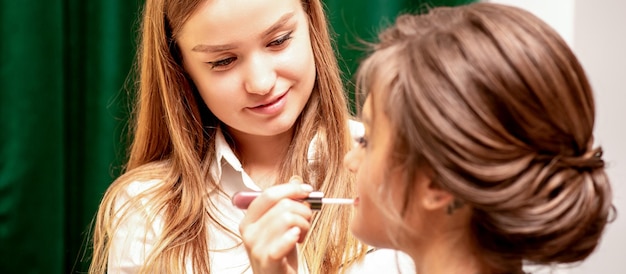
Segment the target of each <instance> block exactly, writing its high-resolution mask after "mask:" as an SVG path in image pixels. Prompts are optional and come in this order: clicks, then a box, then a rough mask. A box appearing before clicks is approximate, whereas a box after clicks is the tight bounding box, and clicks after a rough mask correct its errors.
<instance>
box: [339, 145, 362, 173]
mask: <svg viewBox="0 0 626 274" xmlns="http://www.w3.org/2000/svg"><path fill="white" fill-rule="evenodd" d="M357 149H358V148H357V147H356V146H355V147H353V148H352V149H351V150H350V151H348V153H346V155H344V156H343V166H344V167H345V168H347V169H348V170H349V171H350V172H352V173H356V171H357V169H358V167H359V161H358V157H357V151H356V150H357Z"/></svg>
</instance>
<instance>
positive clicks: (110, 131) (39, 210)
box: [0, 0, 139, 273]
mask: <svg viewBox="0 0 626 274" xmlns="http://www.w3.org/2000/svg"><path fill="white" fill-rule="evenodd" d="M138 5H139V3H137V1H128V0H89V1H81V0H65V1H61V0H50V1H33V0H26V1H12V0H2V2H1V4H0V28H1V30H0V35H1V36H2V43H1V44H0V56H1V70H0V71H1V73H0V85H1V90H2V91H1V92H0V114H1V116H0V117H1V118H2V119H0V273H70V272H76V271H73V269H75V270H85V268H84V265H86V264H85V263H81V262H80V257H79V254H80V253H81V252H80V251H81V250H80V249H81V248H82V247H83V246H85V245H84V244H83V240H84V239H86V237H85V236H86V234H85V233H87V231H88V229H87V228H88V225H89V223H90V222H91V220H92V219H93V216H94V212H95V209H96V207H97V204H98V202H99V200H100V198H101V197H102V193H103V191H104V189H106V187H107V185H108V184H110V183H111V181H112V180H113V178H114V177H115V176H117V174H118V173H119V166H120V160H119V159H122V157H120V156H123V155H121V154H122V153H123V151H124V140H125V139H124V138H125V137H124V134H123V133H122V132H123V130H124V128H125V119H126V117H127V112H128V111H127V109H128V108H127V105H128V104H127V102H126V97H127V96H126V93H127V90H126V88H125V80H126V79H127V76H128V73H129V71H130V67H131V63H132V58H133V55H134V49H135V46H134V42H135V40H136V39H135V31H134V30H135V29H136V24H135V21H136V18H137V14H138V9H139V6H138Z"/></svg>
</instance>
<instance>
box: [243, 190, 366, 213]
mask: <svg viewBox="0 0 626 274" xmlns="http://www.w3.org/2000/svg"><path fill="white" fill-rule="evenodd" d="M259 195H261V192H256V191H240V192H237V193H235V195H233V198H232V202H233V205H234V206H236V207H238V208H240V209H247V208H248V206H249V205H250V203H252V201H253V200H254V199H255V198H256V197H258V196H259ZM302 201H303V202H307V203H309V204H310V205H311V209H313V210H320V209H321V208H322V204H335V205H351V204H353V203H354V200H353V199H347V198H324V193H322V192H320V191H313V192H311V193H310V194H309V197H307V198H306V199H303V200H302Z"/></svg>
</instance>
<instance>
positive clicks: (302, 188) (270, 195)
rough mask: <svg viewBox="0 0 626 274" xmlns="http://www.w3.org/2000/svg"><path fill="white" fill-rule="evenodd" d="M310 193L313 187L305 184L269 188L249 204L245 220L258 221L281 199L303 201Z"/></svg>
mask: <svg viewBox="0 0 626 274" xmlns="http://www.w3.org/2000/svg"><path fill="white" fill-rule="evenodd" d="M311 191H313V187H311V186H310V185H307V184H281V185H276V186H273V187H270V188H268V189H266V190H264V191H263V192H262V193H261V195H259V197H257V198H255V199H254V200H253V201H252V202H251V203H250V206H248V210H247V212H246V216H247V219H248V220H251V221H254V220H256V219H258V218H259V217H261V216H262V215H263V214H265V212H266V211H267V210H269V209H270V208H271V207H273V206H274V205H275V204H276V203H278V202H279V201H280V200H281V199H291V200H301V199H305V198H306V197H307V196H308V195H309V193H311Z"/></svg>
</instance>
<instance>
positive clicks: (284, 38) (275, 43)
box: [267, 31, 293, 47]
mask: <svg viewBox="0 0 626 274" xmlns="http://www.w3.org/2000/svg"><path fill="white" fill-rule="evenodd" d="M291 33H292V31H290V32H288V33H287V34H285V35H283V36H281V37H278V39H276V40H274V41H272V42H270V43H269V44H267V46H268V47H278V46H281V45H283V43H285V42H286V41H287V40H289V39H291V38H293V37H292V36H291Z"/></svg>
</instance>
